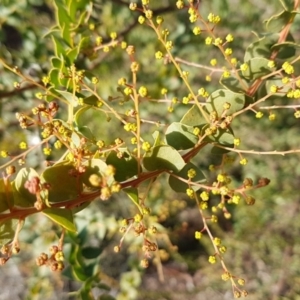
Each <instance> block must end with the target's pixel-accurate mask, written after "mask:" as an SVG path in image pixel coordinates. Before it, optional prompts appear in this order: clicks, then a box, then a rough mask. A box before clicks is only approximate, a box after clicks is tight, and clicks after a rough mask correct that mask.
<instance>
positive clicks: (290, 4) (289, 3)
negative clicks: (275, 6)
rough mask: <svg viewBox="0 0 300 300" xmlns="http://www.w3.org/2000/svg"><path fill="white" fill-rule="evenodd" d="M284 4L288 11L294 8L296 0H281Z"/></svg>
mask: <svg viewBox="0 0 300 300" xmlns="http://www.w3.org/2000/svg"><path fill="white" fill-rule="evenodd" d="M279 1H280V2H281V4H282V6H283V8H284V9H285V10H287V11H292V10H294V6H295V1H294V0H279Z"/></svg>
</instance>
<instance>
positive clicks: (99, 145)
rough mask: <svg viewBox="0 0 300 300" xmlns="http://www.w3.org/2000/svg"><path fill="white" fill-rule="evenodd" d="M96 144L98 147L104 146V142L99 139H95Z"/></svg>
mask: <svg viewBox="0 0 300 300" xmlns="http://www.w3.org/2000/svg"><path fill="white" fill-rule="evenodd" d="M96 145H97V146H98V147H99V149H101V148H103V147H105V142H104V141H102V140H100V141H97V143H96Z"/></svg>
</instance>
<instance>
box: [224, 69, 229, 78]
mask: <svg viewBox="0 0 300 300" xmlns="http://www.w3.org/2000/svg"><path fill="white" fill-rule="evenodd" d="M223 77H224V78H228V77H230V72H229V71H228V70H225V71H224V72H223Z"/></svg>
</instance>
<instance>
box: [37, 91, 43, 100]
mask: <svg viewBox="0 0 300 300" xmlns="http://www.w3.org/2000/svg"><path fill="white" fill-rule="evenodd" d="M35 96H36V97H37V98H38V99H40V100H41V99H43V94H42V93H41V92H39V93H36V94H35Z"/></svg>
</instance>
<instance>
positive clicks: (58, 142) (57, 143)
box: [54, 140, 62, 149]
mask: <svg viewBox="0 0 300 300" xmlns="http://www.w3.org/2000/svg"><path fill="white" fill-rule="evenodd" d="M61 147H62V143H61V141H60V140H57V141H56V142H55V143H54V148H55V149H61Z"/></svg>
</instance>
